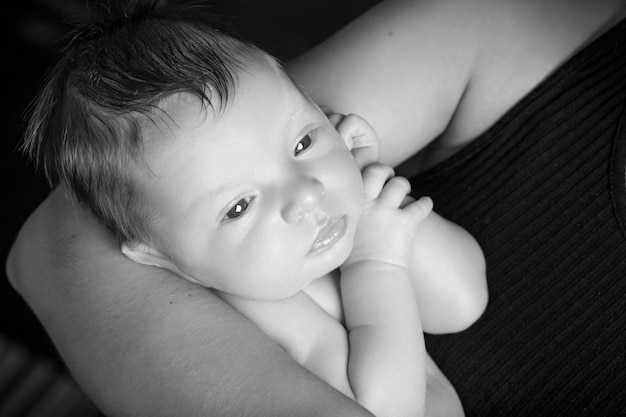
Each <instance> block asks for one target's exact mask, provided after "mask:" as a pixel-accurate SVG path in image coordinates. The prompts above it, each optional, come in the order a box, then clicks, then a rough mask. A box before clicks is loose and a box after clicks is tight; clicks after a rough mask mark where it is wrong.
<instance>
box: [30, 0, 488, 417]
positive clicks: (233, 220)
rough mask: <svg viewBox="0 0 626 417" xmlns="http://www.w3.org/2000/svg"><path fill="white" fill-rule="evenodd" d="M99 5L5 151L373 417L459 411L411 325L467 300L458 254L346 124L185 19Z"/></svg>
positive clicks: (454, 231) (432, 326)
mask: <svg viewBox="0 0 626 417" xmlns="http://www.w3.org/2000/svg"><path fill="white" fill-rule="evenodd" d="M109 13H110V14H109V15H107V17H106V19H105V20H98V19H96V20H95V21H94V23H89V24H85V25H83V26H80V27H78V28H77V29H76V31H75V32H74V33H73V36H72V40H71V42H70V43H69V45H68V47H67V48H66V50H65V53H64V55H63V57H62V58H61V60H60V62H59V64H58V65H57V66H56V67H55V68H54V69H53V71H52V72H51V75H50V78H49V81H48V83H47V84H46V86H45V87H44V89H43V90H42V93H41V94H40V96H39V99H38V101H37V102H36V103H35V106H34V107H33V113H32V117H31V121H30V124H29V128H28V131H27V135H26V142H25V149H26V150H27V151H28V152H29V153H30V154H31V155H32V156H33V157H34V159H35V160H36V162H37V163H38V165H39V166H40V167H42V168H43V169H44V171H45V172H46V174H47V176H48V178H49V179H50V181H51V182H52V183H53V184H63V185H65V186H67V187H68V188H69V189H71V190H72V191H73V193H74V194H75V195H76V196H77V197H78V199H79V200H80V201H81V202H84V203H86V204H87V205H88V206H89V207H91V209H92V210H93V211H94V212H95V213H96V215H98V216H99V217H100V218H101V219H102V221H103V222H105V223H106V224H107V225H108V226H109V227H110V228H111V229H112V230H113V231H114V232H115V233H116V235H117V236H118V238H119V239H120V242H121V248H122V251H123V253H124V254H125V255H126V256H128V257H129V258H130V259H132V260H134V261H136V262H139V263H142V264H147V265H154V266H158V267H161V268H167V269H169V270H171V271H173V272H175V273H177V274H178V275H180V276H182V277H184V278H186V279H188V280H190V281H193V282H196V283H198V284H200V285H203V286H206V287H208V288H211V289H213V290H214V291H215V292H216V293H217V294H218V295H219V296H220V297H221V298H222V299H223V300H225V301H226V302H227V303H229V304H230V305H231V306H233V307H234V308H235V309H237V310H238V311H239V312H241V313H242V314H243V315H245V316H246V317H247V318H249V319H250V320H251V321H252V322H254V323H255V324H256V325H257V326H259V327H260V328H261V329H262V330H263V331H265V333H267V334H268V335H269V336H270V337H271V338H273V339H274V340H275V341H276V343H278V344H279V345H280V346H281V347H282V348H283V349H285V350H286V351H287V352H289V353H290V354H291V355H292V357H293V358H294V359H295V360H297V361H298V362H299V363H301V364H302V365H303V366H305V367H306V368H307V369H309V370H310V371H311V372H313V373H315V374H316V375H318V376H319V377H320V378H322V379H324V380H325V381H326V382H328V383H329V384H330V385H332V386H333V387H335V388H336V389H337V390H339V391H341V392H342V393H344V394H345V395H347V396H349V397H351V398H354V399H355V400H357V401H359V402H360V403H361V404H363V405H364V406H365V407H366V408H368V409H369V410H371V411H372V412H373V413H374V414H375V415H377V416H416V415H423V414H424V413H425V412H426V413H427V414H429V415H438V414H441V413H447V414H449V415H462V408H461V406H460V403H459V401H458V398H457V397H456V394H455V393H454V390H453V389H452V387H451V386H450V384H449V383H448V382H447V380H446V379H445V377H444V376H443V375H442V374H441V373H440V372H439V371H438V369H437V368H436V366H435V365H434V364H433V363H432V361H431V360H430V359H429V358H428V356H427V355H426V352H425V348H424V341H423V330H424V329H426V330H429V331H434V332H446V331H451V330H460V329H461V328H463V327H466V326H467V325H468V324H469V323H471V322H472V321H473V320H475V319H476V318H477V317H478V315H479V313H480V312H481V311H482V309H483V308H484V303H485V300H486V284H485V280H484V259H483V257H482V253H481V251H480V249H479V248H478V245H477V244H476V242H475V241H474V240H473V239H472V238H471V237H470V236H469V235H468V234H467V233H466V232H465V231H463V230H462V229H460V228H458V227H455V226H454V225H451V224H449V223H448V222H446V221H445V220H443V219H441V218H439V217H438V216H437V215H436V214H435V213H431V209H432V203H431V201H430V200H429V199H428V198H421V199H419V200H417V201H413V200H412V199H410V198H409V197H407V194H408V193H409V191H410V190H409V185H408V181H406V180H405V179H403V178H400V177H394V174H393V170H392V169H391V168H389V167H386V166H384V165H381V164H378V163H377V157H378V155H377V139H376V137H375V134H374V133H373V131H372V129H371V128H370V127H369V126H368V125H367V123H366V122H365V121H363V120H362V119H360V118H359V117H358V116H354V115H351V116H347V117H342V116H340V115H334V114H331V115H330V118H329V117H327V115H326V114H325V113H324V112H323V111H321V110H320V108H319V107H318V106H317V105H316V104H315V103H313V102H312V101H311V100H310V99H309V98H308V97H307V95H306V94H305V93H303V92H302V91H301V90H300V89H299V88H298V87H297V86H296V85H294V83H293V82H292V81H291V80H290V78H289V77H288V76H287V75H286V74H285V73H284V71H283V70H282V68H281V67H280V65H279V64H278V63H277V62H276V60H274V59H273V58H272V57H270V56H269V55H267V54H266V53H264V52H262V51H260V50H258V49H256V48H255V47H253V46H251V45H249V44H246V43H244V42H241V41H239V40H236V39H235V38H234V37H232V36H230V35H227V34H225V33H224V32H222V31H218V30H217V29H215V23H214V22H212V21H211V20H210V19H209V18H208V17H206V16H204V15H203V13H204V12H203V11H202V10H201V9H199V8H197V7H195V8H180V7H178V6H176V7H175V6H168V7H163V8H153V7H152V6H142V5H138V6H135V8H134V9H133V10H123V11H118V13H116V11H115V9H114V8H110V10H109ZM440 236H446V237H447V238H449V240H447V241H454V242H455V243H453V244H451V245H449V246H446V245H441V243H440V242H441V241H442V240H441V238H440ZM429 242H432V245H433V248H435V249H434V250H432V249H431V252H436V256H437V257H434V258H430V259H424V256H423V255H424V253H430V252H429V250H428V249H422V248H423V247H425V246H428V245H429ZM441 259H444V260H445V262H446V263H447V265H443V262H441ZM451 270H452V271H454V272H455V273H453V274H450V276H453V277H456V276H463V275H464V274H465V273H467V276H468V279H467V281H463V280H462V279H461V280H460V281H458V282H461V281H463V282H462V284H459V285H457V281H456V280H455V278H450V277H449V276H447V275H448V272H449V271H451ZM468 283H469V284H468ZM466 288H470V291H469V293H470V294H469V296H468V297H467V299H468V300H469V301H468V304H469V305H470V307H468V306H467V305H457V304H455V300H456V299H457V298H456V297H457V294H458V293H459V292H462V291H465V290H466ZM428 299H433V300H436V301H435V302H432V301H431V302H429V301H428ZM422 300H426V301H425V302H422ZM457 308H458V309H459V310H461V311H472V312H474V313H473V314H465V315H464V316H465V317H466V318H467V317H469V319H467V320H466V321H465V322H463V323H460V322H459V321H458V320H456V319H455V318H454V317H456V316H454V315H453V314H450V315H448V311H453V310H455V309H457ZM475 312H478V314H476V313H475ZM450 317H452V318H450ZM422 323H423V324H424V329H423V328H422Z"/></svg>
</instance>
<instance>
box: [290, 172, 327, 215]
mask: <svg viewBox="0 0 626 417" xmlns="http://www.w3.org/2000/svg"><path fill="white" fill-rule="evenodd" d="M286 195H287V197H286V199H285V204H284V206H283V208H282V210H281V215H282V217H283V219H284V220H285V221H286V222H287V223H297V222H299V221H300V219H301V218H302V217H304V216H305V215H306V214H308V213H310V212H312V211H313V210H315V209H316V208H317V207H318V206H319V205H320V201H321V200H322V196H323V195H324V185H323V184H322V183H321V182H320V181H319V180H318V179H316V178H302V179H299V180H297V181H294V182H293V183H291V184H290V185H289V186H288V187H287V190H286Z"/></svg>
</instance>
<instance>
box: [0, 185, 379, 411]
mask: <svg viewBox="0 0 626 417" xmlns="http://www.w3.org/2000/svg"><path fill="white" fill-rule="evenodd" d="M7 274H8V276H9V278H10V280H11V283H12V284H13V286H14V287H15V288H16V289H17V291H18V292H19V293H20V294H22V295H23V296H24V298H25V299H26V301H27V302H28V304H29V305H30V306H31V307H32V308H33V310H34V312H35V313H36V315H37V317H38V318H39V319H40V320H41V322H42V323H43V325H44V327H45V328H46V330H47V331H48V333H49V334H50V336H51V338H52V340H53V341H54V343H55V345H56V347H57V348H58V350H59V352H60V354H61V356H62V357H63V358H64V360H65V361H66V363H67V365H68V367H69V369H70V370H71V372H72V373H73V375H74V376H75V377H76V379H77V380H78V382H79V383H80V385H81V386H82V387H83V388H84V389H85V391H86V392H87V394H88V395H89V396H90V397H91V398H92V399H93V400H94V401H95V403H96V404H97V405H98V406H99V407H100V408H101V409H102V410H103V411H104V412H105V413H106V414H107V415H111V416H125V415H133V416H143V415H145V416H161V415H163V416H169V415H177V416H185V415H189V416H199V415H207V416H234V415H237V416H246V415H250V416H259V415H272V416H336V415H346V416H358V417H364V416H369V415H370V414H369V413H367V412H366V411H365V410H364V409H362V408H361V407H360V406H359V405H358V404H356V403H355V402H353V401H351V400H349V399H348V398H346V397H344V396H343V395H341V394H339V393H338V392H337V391H335V390H334V389H332V388H331V387H330V386H329V385H327V384H325V383H323V382H322V381H321V380H320V379H318V378H317V377H315V376H313V375H312V374H310V373H309V372H307V371H306V370H305V369H304V368H302V367H300V366H299V365H297V363H296V362H295V361H293V360H292V359H291V358H290V357H289V356H288V355H287V354H286V353H285V352H283V351H282V350H281V349H280V348H278V346H277V345H276V344H274V343H273V342H272V341H271V340H269V339H268V338H267V337H266V336H265V335H264V334H263V333H261V332H260V331H259V330H257V329H256V327H255V326H254V325H252V324H251V323H250V322H249V321H247V320H246V319H244V318H243V317H241V316H240V315H239V314H238V313H236V312H235V311H234V310H233V309H232V308H230V307H229V306H228V305H227V304H225V303H224V302H222V301H221V300H220V299H219V298H217V297H216V296H215V295H213V293H212V292H210V291H209V290H206V289H205V288H202V287H199V286H196V285H194V284H191V283H189V282H187V281H185V280H181V279H179V278H178V277H175V276H173V275H171V274H170V273H168V272H167V271H164V270H161V269H156V268H149V267H147V268H146V267H142V266H138V265H136V264H134V263H132V262H129V261H127V260H126V259H125V258H124V257H123V256H122V255H121V254H120V253H119V250H118V249H117V244H116V241H115V239H114V238H113V237H112V235H111V234H110V233H109V232H108V231H107V230H105V229H104V228H103V227H102V226H101V225H100V224H99V223H98V222H97V221H96V220H95V219H94V218H93V216H92V215H91V214H90V213H89V212H88V211H86V210H77V211H74V209H73V208H72V207H71V205H70V203H69V202H68V201H67V200H66V198H65V196H64V194H63V193H62V192H61V191H60V190H56V191H54V192H53V193H52V194H51V196H50V197H49V198H48V199H47V200H46V201H45V202H44V203H43V204H42V205H41V206H40V207H39V208H38V209H37V210H36V211H35V212H34V213H33V215H32V216H31V217H30V218H29V219H28V221H27V222H26V224H25V225H24V227H23V229H22V231H21V232H20V236H19V237H18V239H17V241H16V242H15V245H14V247H13V248H12V251H11V253H10V256H9V259H8V263H7Z"/></svg>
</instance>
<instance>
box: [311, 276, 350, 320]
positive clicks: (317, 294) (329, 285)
mask: <svg viewBox="0 0 626 417" xmlns="http://www.w3.org/2000/svg"><path fill="white" fill-rule="evenodd" d="M302 291H304V292H305V293H306V294H307V295H308V296H309V297H311V298H312V299H313V300H314V301H315V302H316V303H317V304H319V306H320V307H322V308H323V309H324V310H325V311H326V312H327V313H328V314H330V315H331V316H332V317H333V318H334V319H335V320H337V321H339V322H341V323H343V305H342V303H341V292H340V289H339V270H335V271H331V272H329V273H328V274H326V275H324V276H323V277H321V278H318V279H316V280H315V281H313V282H312V283H310V284H309V285H307V286H306V287H304V288H303V289H302Z"/></svg>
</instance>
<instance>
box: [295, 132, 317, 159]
mask: <svg viewBox="0 0 626 417" xmlns="http://www.w3.org/2000/svg"><path fill="white" fill-rule="evenodd" d="M312 143H313V139H311V135H306V136H304V137H303V138H302V139H300V141H299V142H298V143H297V144H296V148H295V149H294V150H293V154H294V156H298V154H300V152H304V151H306V150H307V149H308V148H309V147H310V146H311V144H312Z"/></svg>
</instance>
